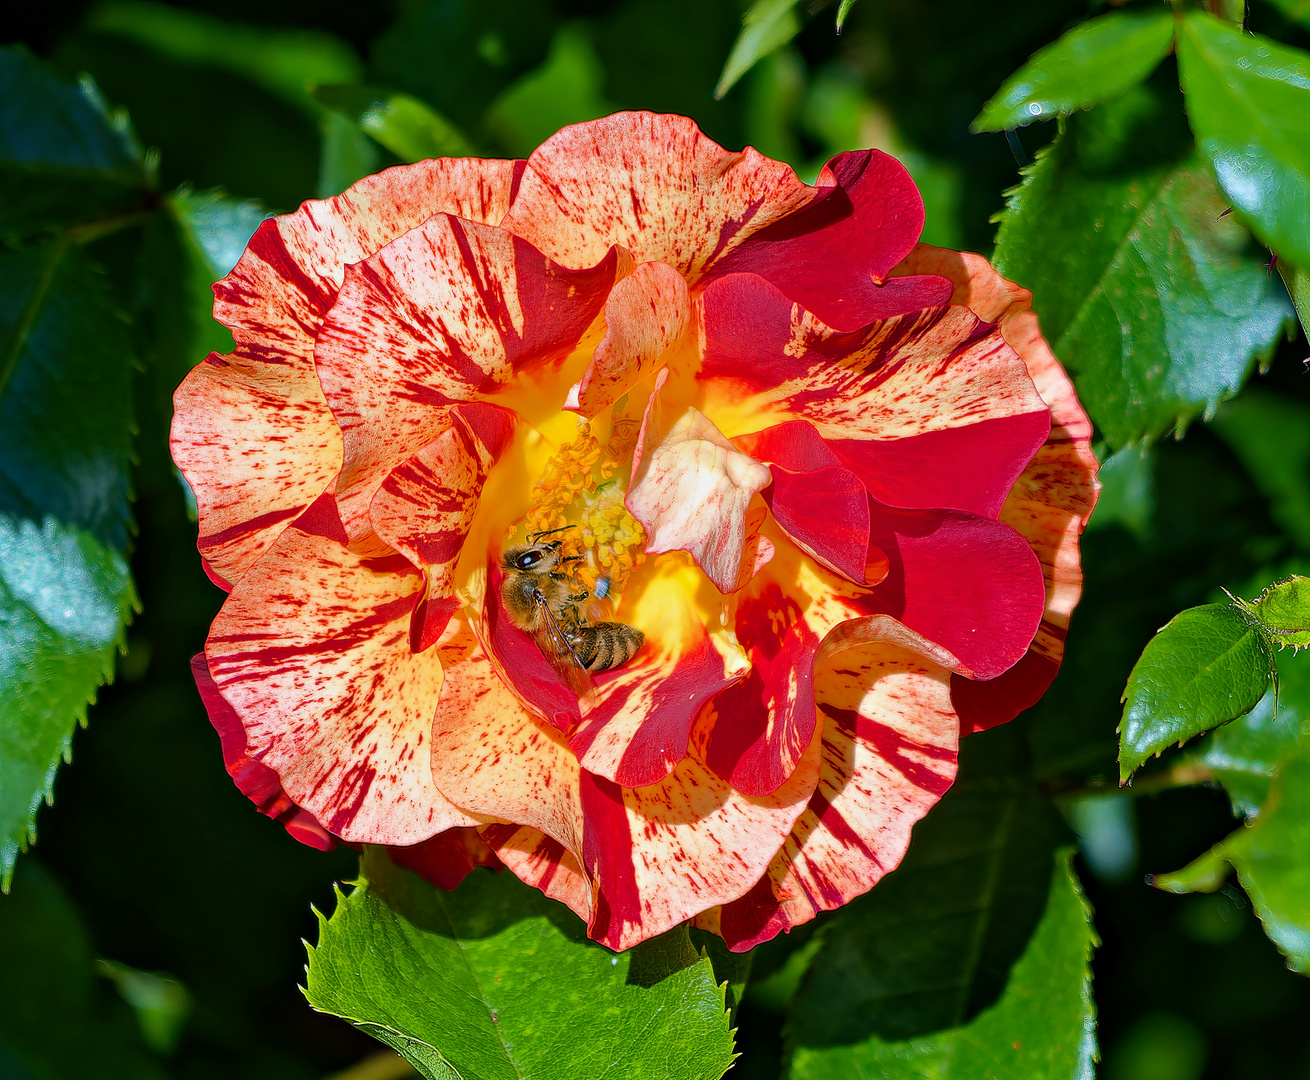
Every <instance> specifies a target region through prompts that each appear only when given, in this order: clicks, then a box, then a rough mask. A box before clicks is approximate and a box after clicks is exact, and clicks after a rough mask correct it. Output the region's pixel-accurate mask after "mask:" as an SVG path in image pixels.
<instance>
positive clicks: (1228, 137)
mask: <svg viewBox="0 0 1310 1080" xmlns="http://www.w3.org/2000/svg"><path fill="white" fill-rule="evenodd" d="M1178 66H1179V73H1180V75H1181V77H1182V85H1183V92H1184V94H1186V96H1187V114H1188V116H1189V117H1190V119H1191V122H1192V128H1193V130H1194V131H1195V132H1196V145H1197V148H1198V149H1199V150H1200V152H1201V154H1202V155H1203V156H1204V157H1205V158H1206V159H1207V160H1208V161H1209V163H1210V164H1211V165H1212V166H1213V167H1214V171H1215V175H1216V176H1218V177H1219V183H1220V185H1221V186H1222V187H1223V189H1224V194H1225V195H1226V196H1227V197H1228V199H1229V200H1231V202H1232V203H1233V205H1234V206H1235V207H1236V208H1237V209H1238V210H1239V211H1240V212H1241V213H1242V215H1243V218H1244V219H1245V220H1246V221H1247V222H1249V224H1250V226H1251V230H1252V231H1253V232H1254V233H1255V234H1256V236H1258V237H1259V238H1260V239H1261V240H1262V241H1263V242H1264V243H1265V244H1267V245H1268V246H1269V247H1270V248H1272V249H1273V250H1274V251H1276V252H1279V253H1280V254H1282V255H1285V256H1286V257H1287V258H1289V259H1291V261H1292V262H1293V263H1295V264H1297V265H1299V266H1310V54H1307V53H1305V52H1303V51H1301V50H1300V49H1293V48H1289V47H1288V46H1286V45H1280V44H1279V43H1278V42H1276V41H1272V40H1270V39H1269V38H1267V37H1262V36H1261V35H1259V34H1248V33H1244V32H1243V31H1242V30H1241V29H1240V28H1239V27H1236V26H1233V25H1231V24H1229V23H1226V22H1223V21H1221V20H1219V19H1216V18H1215V17H1214V16H1213V15H1209V14H1207V13H1205V12H1201V11H1194V12H1190V13H1189V14H1188V15H1187V17H1186V18H1185V19H1184V20H1183V22H1182V29H1181V32H1180V34H1179V38H1178Z"/></svg>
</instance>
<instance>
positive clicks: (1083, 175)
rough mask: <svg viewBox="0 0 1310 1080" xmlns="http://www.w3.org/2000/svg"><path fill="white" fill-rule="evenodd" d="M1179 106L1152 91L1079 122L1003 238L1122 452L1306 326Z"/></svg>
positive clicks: (1014, 275)
mask: <svg viewBox="0 0 1310 1080" xmlns="http://www.w3.org/2000/svg"><path fill="white" fill-rule="evenodd" d="M1175 108H1176V104H1175V102H1174V101H1173V100H1171V99H1170V98H1169V96H1168V95H1167V94H1166V93H1165V92H1164V91H1163V90H1161V89H1160V88H1159V87H1157V86H1155V85H1154V84H1153V85H1152V86H1150V87H1147V86H1143V87H1139V88H1138V89H1136V90H1134V91H1132V92H1130V93H1129V94H1128V95H1126V96H1125V97H1124V98H1121V99H1120V100H1119V101H1116V102H1114V103H1112V104H1110V105H1107V106H1102V107H1100V108H1097V109H1095V110H1093V111H1092V112H1090V113H1085V114H1080V115H1078V116H1074V117H1071V118H1070V119H1069V121H1068V126H1067V129H1066V130H1065V131H1064V132H1063V133H1062V134H1061V135H1060V136H1059V137H1058V138H1057V139H1056V140H1055V143H1054V144H1053V145H1052V146H1051V147H1050V148H1049V149H1048V150H1046V151H1044V152H1043V153H1042V154H1040V155H1039V157H1038V160H1037V162H1036V163H1035V164H1034V165H1033V166H1032V167H1031V168H1030V169H1029V170H1028V171H1027V173H1026V175H1025V178H1024V182H1023V184H1022V185H1021V186H1020V187H1018V188H1017V189H1015V190H1014V192H1013V193H1012V194H1011V198H1010V202H1009V205H1008V207H1007V209H1006V210H1005V213H1004V214H1003V216H1002V219H1001V227H1000V231H999V233H998V235H997V244H996V253H995V256H994V259H995V262H996V264H997V267H998V269H1000V270H1001V272H1002V273H1004V274H1005V275H1006V276H1007V277H1009V278H1011V279H1012V280H1015V281H1022V282H1024V283H1026V284H1028V285H1029V286H1031V288H1032V289H1033V304H1034V308H1035V310H1036V311H1037V313H1038V315H1039V316H1040V318H1041V320H1042V329H1043V331H1044V333H1045V334H1046V337H1047V339H1048V340H1049V341H1050V342H1051V344H1052V347H1053V348H1054V350H1055V353H1056V355H1057V356H1059V357H1060V359H1061V360H1062V361H1063V362H1064V363H1065V364H1066V365H1067V366H1068V368H1069V369H1070V370H1071V372H1072V373H1073V374H1074V379H1075V383H1076V384H1077V387H1078V391H1079V396H1080V397H1081V399H1082V402H1083V404H1084V405H1085V406H1086V408H1087V410H1088V412H1089V413H1090V414H1091V416H1092V419H1093V420H1094V421H1095V422H1096V424H1097V426H1098V428H1099V429H1100V430H1101V432H1102V434H1103V435H1104V436H1105V437H1106V439H1107V440H1108V441H1109V442H1110V444H1111V446H1112V447H1114V448H1116V449H1117V448H1119V447H1122V446H1125V445H1127V444H1128V443H1130V442H1135V441H1137V440H1139V439H1143V438H1154V437H1157V436H1159V435H1162V434H1163V433H1165V432H1166V431H1168V430H1169V429H1170V428H1172V427H1174V426H1175V425H1178V424H1185V423H1186V422H1187V421H1188V420H1189V419H1190V418H1191V417H1194V416H1196V415H1198V414H1210V413H1213V411H1214V409H1215V408H1216V407H1217V406H1218V404H1219V402H1220V401H1221V400H1223V399H1224V398H1226V397H1229V396H1231V395H1232V394H1234V393H1236V392H1237V391H1238V389H1240V387H1241V386H1242V384H1243V382H1244V381H1245V380H1246V378H1247V376H1248V375H1249V374H1250V372H1251V369H1252V368H1253V367H1254V366H1255V362H1256V359H1257V358H1258V357H1262V356H1267V355H1268V354H1269V352H1270V350H1271V349H1272V347H1273V346H1274V344H1275V343H1276V342H1277V340H1278V338H1279V336H1280V335H1281V334H1282V333H1283V331H1284V329H1285V328H1286V327H1288V326H1290V325H1291V322H1290V320H1291V318H1292V311H1291V308H1290V306H1289V305H1288V303H1287V299H1286V294H1285V292H1284V290H1283V289H1282V288H1281V286H1280V284H1279V283H1278V282H1276V281H1273V280H1271V279H1270V278H1269V276H1268V274H1267V272H1266V268H1265V266H1264V260H1263V259H1262V257H1261V255H1260V254H1259V253H1258V252H1257V251H1256V250H1254V248H1253V247H1252V245H1251V244H1250V240H1249V237H1248V235H1247V234H1246V232H1245V230H1244V229H1242V228H1241V226H1240V225H1238V224H1237V223H1236V222H1235V221H1234V220H1233V218H1232V216H1224V211H1225V209H1226V208H1227V203H1226V202H1225V201H1224V199H1223V196H1222V194H1221V193H1220V191H1219V190H1218V188H1217V186H1216V185H1215V182H1214V179H1213V177H1212V176H1211V174H1210V172H1209V169H1208V167H1207V166H1206V165H1205V164H1204V163H1203V162H1202V161H1200V160H1199V159H1197V158H1195V157H1192V156H1191V155H1190V151H1189V149H1188V146H1187V143H1188V140H1187V134H1186V131H1185V130H1184V129H1182V128H1181V117H1178V116H1176V115H1174V114H1173V110H1174V109H1175ZM1148 132H1149V134H1148Z"/></svg>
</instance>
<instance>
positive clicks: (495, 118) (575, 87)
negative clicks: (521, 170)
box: [486, 24, 615, 157]
mask: <svg viewBox="0 0 1310 1080" xmlns="http://www.w3.org/2000/svg"><path fill="white" fill-rule="evenodd" d="M604 84H605V71H604V68H603V67H602V66H601V63H600V59H599V58H598V57H597V56H596V50H595V48H594V47H593V45H592V43H591V39H590V37H589V36H588V35H587V34H586V33H585V32H584V31H583V30H582V28H581V27H580V26H578V25H576V24H574V25H572V26H566V27H564V28H563V29H562V30H560V31H559V33H558V34H556V35H555V40H554V41H553V42H551V46H550V55H549V56H548V57H547V58H546V62H545V63H544V64H542V66H541V67H539V68H538V69H537V70H536V71H532V72H529V73H528V74H527V75H524V76H523V77H522V78H521V79H519V80H518V82H516V83H514V85H513V86H511V87H509V88H508V89H506V90H505V92H504V93H502V94H501V95H500V96H499V97H498V98H496V100H495V101H494V102H492V105H491V108H490V109H489V110H488V111H487V117H486V123H487V129H488V131H490V132H491V134H492V135H494V136H495V137H496V139H497V140H498V141H499V142H500V144H501V145H502V146H504V147H505V149H506V150H508V151H509V152H510V153H511V154H514V155H515V156H516V157H527V156H528V155H529V154H530V153H532V151H533V150H535V149H536V148H537V147H538V146H540V145H541V144H542V143H543V142H545V141H546V139H548V138H549V137H550V136H551V135H554V134H555V132H556V131H558V130H559V129H560V128H562V127H565V126H566V125H568V124H579V123H582V122H583V121H585V120H595V119H596V118H597V117H600V116H607V115H608V114H609V113H612V112H614V111H615V109H614V106H613V105H612V104H610V102H608V101H606V100H605V96H604V93H603V90H604Z"/></svg>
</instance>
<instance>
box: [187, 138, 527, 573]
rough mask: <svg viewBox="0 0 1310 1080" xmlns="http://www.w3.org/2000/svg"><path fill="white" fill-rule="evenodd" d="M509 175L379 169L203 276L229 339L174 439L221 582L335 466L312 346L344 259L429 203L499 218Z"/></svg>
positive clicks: (448, 167)
mask: <svg viewBox="0 0 1310 1080" xmlns="http://www.w3.org/2000/svg"><path fill="white" fill-rule="evenodd" d="M513 172H514V163H513V162H509V161H478V160H473V159H454V158H446V159H442V160H440V161H424V162H419V163H418V164H417V165H405V166H399V167H397V168H394V169H387V170H386V171H385V172H382V173H379V174H378V175H377V176H370V177H367V178H366V179H364V180H361V181H360V182H359V183H357V184H355V185H354V186H353V187H351V188H350V189H349V190H348V191H346V192H344V193H343V194H341V195H338V196H336V197H334V198H331V199H324V200H321V201H314V202H307V203H305V204H304V206H302V207H301V208H300V209H299V210H297V211H296V212H295V213H294V214H289V215H287V216H285V217H280V218H274V219H272V220H270V221H266V222H264V223H263V224H262V225H261V226H260V227H259V229H258V230H257V231H256V232H255V235H254V237H253V238H252V239H251V241H250V245H249V247H248V248H247V249H246V253H245V254H244V255H242V257H241V259H240V261H239V262H238V263H237V265H236V267H235V268H234V269H233V270H232V272H231V273H230V274H229V275H228V276H227V277H226V278H224V279H223V280H222V281H220V282H219V283H218V284H217V285H215V286H214V297H215V300H214V317H215V318H216V319H217V320H218V321H219V322H221V323H223V324H224V325H225V326H227V327H228V328H229V329H231V331H232V336H233V338H234V339H235V341H236V349H235V351H234V352H233V353H232V355H231V356H227V357H217V356H211V357H210V360H209V362H208V363H202V364H199V365H197V366H196V367H195V368H194V369H193V370H192V371H191V373H190V374H189V375H188V376H187V377H186V379H185V380H183V382H182V385H181V386H180V387H178V390H177V393H176V394H175V396H174V406H175V415H174V420H173V433H172V440H171V441H172V448H173V459H174V460H175V461H176V462H177V465H178V467H179V468H180V469H181V470H182V472H183V474H184V475H185V476H186V478H187V482H188V483H189V484H190V485H191V489H192V491H194V492H195V496H196V503H197V506H198V507H199V511H200V551H201V554H202V555H204V557H205V559H206V560H207V562H208V563H209V565H210V566H211V567H212V568H213V570H214V571H215V572H216V574H217V575H218V577H219V578H220V579H222V580H225V581H228V582H232V581H236V580H237V579H238V578H239V577H240V576H241V575H242V574H243V573H244V572H245V570H246V569H247V568H248V567H249V566H250V565H251V563H253V562H254V561H255V560H256V559H257V558H258V557H259V556H260V554H261V553H262V552H264V551H265V550H266V549H267V548H268V547H269V545H270V544H272V543H273V541H274V540H275V539H276V538H277V536H278V534H279V533H281V531H282V530H283V529H284V528H286V526H287V524H288V522H289V521H290V520H291V519H292V518H294V517H295V516H296V515H297V514H298V513H299V512H300V511H301V510H303V509H304V508H305V507H306V506H308V505H309V504H310V503H311V502H313V501H314V500H315V499H316V498H318V496H319V495H320V494H322V493H323V492H324V491H326V490H327V489H328V488H329V487H330V486H331V484H332V480H333V478H334V477H335V476H336V473H337V470H338V469H339V468H340V466H341V435H340V432H339V431H338V430H337V426H336V424H335V422H334V421H333V419H332V414H331V413H330V412H329V411H328V408H327V403H326V401H325V400H324V397H323V391H322V389H321V388H320V386H319V382H318V377H317V375H316V374H315V372H314V362H313V347H314V337H315V335H316V334H317V333H318V328H319V326H320V325H321V323H322V321H323V317H324V316H325V315H326V314H327V311H328V308H330V307H331V306H332V302H333V300H334V299H335V298H336V293H337V290H338V289H339V288H340V287H341V280H342V274H343V272H344V270H345V267H346V265H347V264H348V263H353V262H358V261H359V260H361V259H364V258H367V257H368V256H369V255H372V254H373V252H375V251H377V250H378V249H379V248H380V247H382V246H383V245H384V244H386V243H389V242H390V241H392V240H394V239H395V238H396V237H397V236H400V235H401V234H402V233H404V232H406V231H407V230H409V229H412V228H413V227H414V226H416V225H418V224H419V223H421V222H423V221H425V220H426V219H427V218H429V217H431V216H432V215H433V214H436V213H447V212H448V213H457V214H461V215H463V216H465V217H468V218H471V219H473V220H476V221H486V222H490V223H493V224H495V223H497V222H499V220H500V219H501V218H502V217H503V216H504V215H505V211H506V209H507V208H508V206H509V196H510V189H511V186H512V183H513Z"/></svg>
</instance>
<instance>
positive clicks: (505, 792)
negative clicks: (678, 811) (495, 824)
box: [431, 617, 582, 851]
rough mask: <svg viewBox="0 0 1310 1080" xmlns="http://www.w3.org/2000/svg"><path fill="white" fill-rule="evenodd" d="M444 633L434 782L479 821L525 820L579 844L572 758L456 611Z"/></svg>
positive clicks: (434, 724) (574, 761)
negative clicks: (524, 703)
mask: <svg viewBox="0 0 1310 1080" xmlns="http://www.w3.org/2000/svg"><path fill="white" fill-rule="evenodd" d="M447 638H448V640H447V641H446V642H444V643H443V644H442V645H441V646H440V647H439V648H438V652H439V653H440V654H441V655H442V664H443V666H444V667H445V669H446V678H445V682H444V683H443V684H442V687H441V700H440V701H439V702H438V703H437V707H436V715H435V717H434V718H433V720H432V754H431V759H432V764H431V771H432V779H433V780H434V782H435V783H436V786H437V788H438V789H440V791H441V792H442V794H443V795H445V796H446V798H448V799H449V800H450V801H451V802H453V803H456V804H457V805H459V806H460V807H462V808H464V809H465V810H467V811H468V812H469V813H471V814H477V815H479V816H480V817H482V818H483V819H484V820H486V819H495V820H499V821H505V822H513V823H515V824H516V825H526V826H528V827H530V828H533V829H536V830H537V831H538V832H542V833H545V834H546V835H547V836H551V837H553V838H555V839H556V840H558V841H559V842H560V843H562V844H564V846H566V847H568V848H570V849H571V850H574V851H577V850H580V848H581V839H582V817H581V814H582V812H581V807H580V805H579V803H578V775H579V771H580V770H579V767H578V760H577V758H575V757H574V756H573V752H572V751H571V750H569V748H568V745H567V744H566V743H565V742H564V740H563V738H562V737H561V736H560V735H559V733H558V732H557V731H555V730H554V729H553V728H552V727H550V725H548V724H544V723H542V722H541V721H539V720H538V719H537V718H536V717H534V716H533V715H532V714H531V713H529V712H528V711H527V710H526V709H525V708H523V707H522V705H521V704H520V703H519V702H518V700H517V699H516V698H515V696H514V695H513V694H512V693H511V692H510V690H509V689H508V688H507V687H506V685H505V683H504V682H503V681H502V680H501V678H500V676H499V675H498V674H497V673H496V669H495V668H494V667H492V665H491V663H490V662H489V661H488V660H487V657H486V653H485V652H483V650H482V646H481V645H480V644H479V643H478V641H477V639H476V638H475V637H474V635H473V634H472V632H471V631H470V629H469V628H468V626H467V624H466V623H465V621H464V620H463V618H462V617H460V618H458V619H454V620H452V621H451V629H450V630H449V631H448V632H447ZM493 846H494V845H493Z"/></svg>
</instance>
